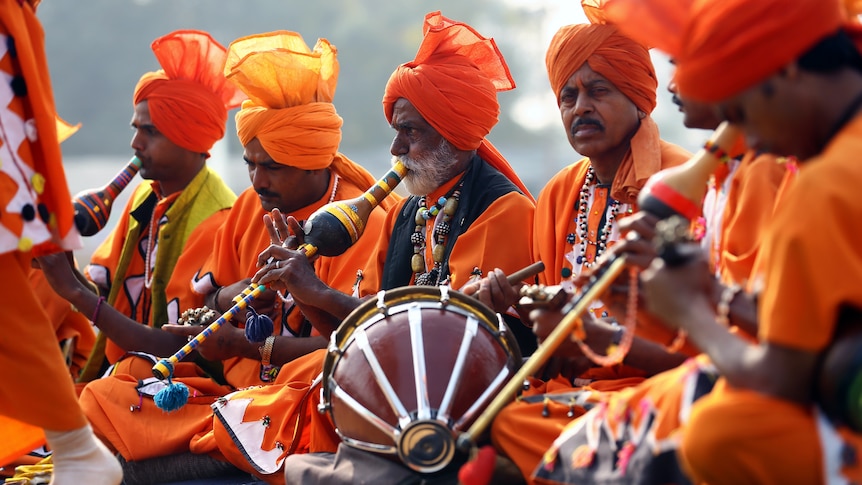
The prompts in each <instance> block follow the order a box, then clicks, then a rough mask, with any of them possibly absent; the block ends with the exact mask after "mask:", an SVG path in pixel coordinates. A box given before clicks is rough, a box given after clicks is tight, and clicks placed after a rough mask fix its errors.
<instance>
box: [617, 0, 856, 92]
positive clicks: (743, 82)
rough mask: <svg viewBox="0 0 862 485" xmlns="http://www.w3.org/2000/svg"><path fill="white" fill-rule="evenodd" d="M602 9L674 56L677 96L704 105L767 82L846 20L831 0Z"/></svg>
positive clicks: (738, 0)
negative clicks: (679, 94) (680, 95)
mask: <svg viewBox="0 0 862 485" xmlns="http://www.w3.org/2000/svg"><path fill="white" fill-rule="evenodd" d="M606 10H607V15H608V17H609V18H610V19H612V20H613V21H614V23H616V24H617V25H619V27H620V28H621V29H624V30H625V32H626V33H627V34H629V35H631V36H632V37H634V38H636V39H638V40H640V41H642V42H645V43H648V44H649V45H652V46H655V47H657V48H659V49H661V50H663V51H665V52H667V53H668V54H669V55H670V56H671V57H673V58H674V61H675V62H676V75H675V80H676V84H677V86H678V87H679V91H680V93H682V94H683V95H685V96H687V97H689V98H692V99H697V100H700V101H704V102H717V101H720V100H723V99H726V98H729V97H731V96H733V95H735V94H738V93H740V92H742V91H745V90H746V89H748V88H750V87H752V86H754V85H756V84H757V83H758V82H761V81H763V80H765V79H766V78H768V77H769V76H771V75H773V74H774V73H775V72H777V71H778V70H779V69H781V68H782V67H783V66H785V65H787V64H789V63H790V62H792V61H793V60H795V59H796V58H797V57H799V56H800V55H801V54H803V53H804V52H805V51H807V50H808V49H810V48H811V47H813V46H814V44H816V43H817V42H818V41H820V40H821V39H823V38H824V37H826V36H828V35H830V34H833V33H835V32H836V31H837V30H838V29H839V28H840V27H841V26H842V24H844V23H845V21H846V18H845V15H844V13H843V11H842V5H841V4H840V3H839V2H837V1H835V0H757V1H756V2H752V1H746V0H612V1H610V2H608V5H607V8H606ZM851 30H854V29H851Z"/></svg>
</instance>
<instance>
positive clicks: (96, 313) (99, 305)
mask: <svg viewBox="0 0 862 485" xmlns="http://www.w3.org/2000/svg"><path fill="white" fill-rule="evenodd" d="M102 303H105V297H104V296H100V297H99V301H97V302H96V308H95V309H94V310H93V317H92V318H90V321H91V322H93V324H94V325H95V323H96V320H97V319H98V318H99V311H100V310H101V309H102Z"/></svg>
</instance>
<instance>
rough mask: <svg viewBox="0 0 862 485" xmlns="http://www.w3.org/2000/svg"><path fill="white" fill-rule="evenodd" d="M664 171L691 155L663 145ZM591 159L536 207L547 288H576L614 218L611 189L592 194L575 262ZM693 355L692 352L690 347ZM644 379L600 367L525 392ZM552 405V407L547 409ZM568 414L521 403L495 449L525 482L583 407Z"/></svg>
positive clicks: (507, 414) (507, 417) (496, 435)
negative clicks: (572, 381) (574, 381)
mask: <svg viewBox="0 0 862 485" xmlns="http://www.w3.org/2000/svg"><path fill="white" fill-rule="evenodd" d="M660 145H661V153H662V157H661V168H667V167H672V166H675V165H679V164H680V163H683V162H685V161H686V160H687V159H688V157H689V155H690V154H689V153H688V152H686V151H685V150H683V149H682V148H680V147H678V146H676V145H673V144H671V143H667V142H665V141H661V143H660ZM589 165H590V161H589V159H588V158H584V159H581V160H580V161H578V162H576V163H574V164H572V165H570V166H568V167H566V168H564V169H563V170H562V171H560V172H559V173H557V174H556V175H555V176H554V177H553V178H552V179H551V180H550V181H549V182H548V184H547V185H546V186H545V188H544V189H542V192H541V194H540V195H539V200H538V202H537V205H536V222H535V224H534V226H533V241H534V246H533V252H534V259H535V260H537V261H543V262H544V263H545V271H544V272H542V273H541V274H540V275H539V280H540V282H542V283H543V284H549V285H563V286H564V287H568V288H573V285H572V280H573V279H574V278H576V277H577V276H578V275H579V274H580V273H581V272H582V271H583V270H584V268H585V267H586V265H588V264H590V263H591V262H592V261H593V260H594V257H595V253H596V247H597V246H596V244H595V243H596V242H597V240H598V238H599V237H600V232H601V230H602V229H603V228H604V226H601V225H600V224H604V221H605V220H606V217H607V215H608V214H609V213H610V201H609V200H608V199H609V197H610V196H609V191H610V187H598V188H596V189H595V190H594V192H593V197H592V199H591V200H590V201H589V204H588V207H587V210H588V218H587V226H588V227H587V237H588V241H590V242H589V243H588V244H587V248H586V252H585V259H584V261H582V262H581V263H580V264H579V263H578V262H577V259H576V258H577V256H579V255H580V248H581V240H580V236H579V234H578V233H577V230H576V228H575V224H574V221H575V220H576V219H577V218H578V210H577V207H578V203H579V198H580V188H581V187H582V186H583V185H584V181H585V178H586V174H587V169H588V168H589ZM636 209H637V208H636V206H634V205H629V204H620V205H619V212H618V214H619V215H618V217H623V216H624V215H627V214H630V213H631V212H632V211H634V210H636ZM611 227H612V230H611V234H610V235H609V237H608V241H607V242H608V247H610V246H612V245H613V243H614V242H615V241H616V240H617V239H619V229H618V228H617V227H616V224H615V225H613V226H611ZM591 311H592V312H593V313H594V315H596V316H597V317H603V316H607V314H606V312H605V308H604V306H603V305H602V304H601V302H597V303H596V304H594V305H593V307H592V308H591ZM637 332H638V336H640V337H642V338H648V339H651V340H655V341H657V342H659V343H662V344H667V343H669V342H671V341H672V340H673V338H674V336H673V334H672V333H671V332H669V331H667V330H666V329H663V328H657V327H655V326H650V327H639V328H638V330H637ZM687 350H688V351H689V352H694V349H693V348H691V347H689V348H688V349H687ZM645 376H646V374H645V373H643V372H641V371H639V370H638V369H634V368H631V367H628V366H624V365H618V366H612V367H607V368H605V367H598V368H594V369H590V370H588V371H587V372H586V373H585V374H583V375H582V376H581V378H582V379H583V380H582V381H581V382H583V383H585V384H586V383H588V382H590V383H591V384H589V386H587V387H583V388H572V387H571V386H565V385H562V384H561V383H559V382H555V381H552V382H549V383H539V382H537V383H535V384H536V385H534V386H532V388H531V389H530V390H529V391H527V392H526V393H525V394H526V395H538V394H544V393H554V394H557V393H562V394H570V393H571V392H573V391H575V390H578V389H583V390H587V389H590V390H594V391H598V390H601V391H613V390H619V389H623V388H626V387H629V386H633V385H636V384H638V383H639V382H641V381H642V380H643V378H644V377H645ZM548 404H549V405H552V406H553V405H554V404H553V403H548ZM558 406H559V407H561V408H563V409H565V411H563V412H558V413H552V414H551V415H550V416H549V417H543V416H542V411H543V409H544V408H545V407H546V403H545V402H543V401H542V400H541V399H538V400H531V401H529V402H528V401H519V402H516V403H514V404H512V405H510V406H508V407H506V408H504V409H503V410H502V411H501V412H500V414H498V415H497V417H496V419H495V421H494V424H493V428H492V432H491V437H492V439H493V441H494V444H495V446H497V447H498V448H499V449H501V450H503V452H504V453H506V454H507V456H509V457H510V458H511V459H512V460H513V461H515V463H516V464H517V465H518V466H519V468H520V469H521V471H522V473H524V475H525V476H529V474H530V473H531V472H532V471H533V469H534V468H535V467H536V465H537V464H538V463H539V461H540V460H541V457H542V454H543V453H544V452H545V451H546V450H547V449H548V448H549V447H550V445H551V443H552V442H553V440H554V439H555V438H556V437H557V436H559V434H560V431H561V430H562V429H563V428H564V427H565V425H566V424H567V423H569V422H570V421H571V420H572V418H573V417H575V416H577V415H580V414H582V413H583V408H582V407H581V406H576V408H577V409H575V413H574V415H568V414H567V413H568V409H569V407H570V406H569V405H568V404H565V403H563V404H559V405H558ZM526 428H529V429H531V430H533V431H532V432H531V435H530V439H529V440H525V439H523V435H522V432H521V430H523V429H526Z"/></svg>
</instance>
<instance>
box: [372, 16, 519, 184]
mask: <svg viewBox="0 0 862 485" xmlns="http://www.w3.org/2000/svg"><path fill="white" fill-rule="evenodd" d="M423 34H424V37H423V40H422V44H421V45H420V46H419V52H417V53H416V57H414V59H413V60H412V61H410V62H408V63H405V64H402V65H401V66H399V67H398V68H397V69H396V70H395V72H393V73H392V76H390V78H389V82H387V83H386V91H385V92H384V94H383V112H384V114H385V115H386V120H387V121H390V122H391V121H392V110H393V107H394V105H395V102H396V101H397V100H398V99H399V98H405V99H407V100H408V101H410V104H412V105H413V106H414V107H415V108H416V109H417V110H418V111H419V113H420V114H421V115H422V117H423V118H424V119H425V121H427V122H428V124H430V125H431V126H432V127H433V128H434V129H435V130H436V131H437V132H438V133H440V135H442V136H443V138H445V139H446V140H448V141H449V142H450V143H452V145H454V146H455V147H456V148H458V149H459V150H477V152H478V154H479V156H480V157H481V158H482V159H483V160H485V161H486V162H488V163H489V164H490V165H491V166H493V167H494V168H496V169H497V170H499V171H500V172H502V173H503V174H504V175H506V176H507V177H508V178H509V180H511V181H512V182H513V183H514V184H515V185H517V186H518V188H519V189H520V190H521V192H523V193H524V194H525V195H527V196H528V197H530V199H531V200H533V199H532V195H530V193H529V191H528V190H527V188H526V187H525V186H524V184H523V182H521V179H520V178H519V177H518V175H517V174H516V173H515V171H514V169H512V167H511V166H510V165H509V162H508V161H506V159H505V158H504V157H503V156H502V155H501V154H500V152H499V151H497V149H496V148H495V147H494V146H493V145H492V144H491V142H489V141H488V140H486V139H485V137H486V136H487V135H488V133H490V132H491V129H492V128H493V127H494V125H496V124H497V121H498V117H499V115H500V104H499V103H498V101H497V91H507V90H510V89H514V88H515V81H514V80H513V79H512V75H511V74H510V73H509V67H508V66H507V65H506V61H505V60H504V59H503V55H502V54H501V53H500V51H499V49H497V44H496V43H495V42H494V39H489V38H485V37H483V36H482V35H481V34H479V33H478V32H476V30H474V29H473V28H472V27H470V26H469V25H467V24H464V23H462V22H457V21H454V20H451V19H449V18H446V17H444V16H443V15H441V14H440V12H431V13H429V14H427V15H426V16H425V24H424V26H423Z"/></svg>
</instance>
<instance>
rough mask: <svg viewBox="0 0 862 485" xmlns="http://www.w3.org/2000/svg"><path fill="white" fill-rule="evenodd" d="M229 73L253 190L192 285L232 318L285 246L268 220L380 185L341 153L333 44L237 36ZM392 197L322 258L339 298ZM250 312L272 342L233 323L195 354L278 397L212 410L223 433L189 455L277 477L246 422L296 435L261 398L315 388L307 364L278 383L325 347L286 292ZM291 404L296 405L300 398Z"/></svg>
mask: <svg viewBox="0 0 862 485" xmlns="http://www.w3.org/2000/svg"><path fill="white" fill-rule="evenodd" d="M224 72H225V76H226V77H227V78H228V80H229V81H230V82H232V83H234V84H235V85H236V86H238V87H239V88H240V89H241V90H242V91H243V92H244V93H246V95H248V98H249V99H248V100H246V101H245V102H243V105H242V108H241V109H240V111H239V112H238V113H237V115H236V124H237V135H238V136H239V140H240V142H241V143H242V145H243V147H244V153H243V159H244V160H245V164H246V166H247V167H248V171H249V178H250V180H251V187H249V188H248V189H246V190H245V191H243V193H242V194H240V196H239V198H238V199H237V201H236V203H235V204H234V206H233V207H232V208H231V210H230V213H229V215H228V217H227V220H226V221H225V223H224V224H223V225H222V227H221V228H219V229H218V232H217V233H216V236H215V244H214V245H213V246H212V247H210V248H208V249H207V251H208V252H209V254H210V257H209V259H208V260H207V262H206V263H205V264H204V265H203V267H202V268H201V270H200V271H199V272H198V274H197V275H196V276H195V278H194V281H193V282H192V284H193V286H194V289H195V291H196V292H197V293H199V294H202V295H206V304H207V306H208V307H209V308H213V309H215V310H217V311H218V312H219V313H221V312H224V311H226V310H228V309H229V308H230V307H231V306H232V305H233V303H232V301H231V299H232V298H233V297H235V296H236V295H237V294H239V293H240V292H241V291H242V290H243V289H245V288H246V287H247V286H248V284H249V282H250V281H251V277H252V276H253V275H254V274H255V272H256V271H257V269H258V255H259V254H260V252H261V251H263V250H264V249H266V248H267V246H269V245H270V244H271V243H273V242H274V243H277V244H281V242H282V241H281V240H282V239H284V238H286V237H287V233H286V232H283V233H281V234H276V235H274V236H275V240H274V241H271V239H270V237H271V236H270V234H269V233H268V232H267V228H266V227H265V226H264V217H267V218H269V217H272V218H275V219H277V220H279V221H281V220H282V218H283V217H291V218H293V219H295V220H297V221H302V222H304V221H305V220H307V219H308V218H309V216H311V214H313V213H314V212H315V211H317V210H318V209H320V208H321V207H323V206H324V205H326V204H327V203H330V202H333V201H335V200H347V199H353V198H355V197H358V196H360V195H361V194H362V193H363V192H364V191H365V190H366V189H368V188H369V187H371V186H373V185H374V183H375V182H376V179H375V178H374V177H373V176H372V175H371V174H370V173H368V171H366V170H365V169H364V168H363V167H361V166H360V165H358V164H356V163H354V162H353V161H351V160H350V159H349V158H347V156H345V155H344V154H342V153H340V152H339V151H338V146H339V143H340V141H341V125H342V119H341V117H340V116H339V115H338V113H337V112H336V110H335V106H334V105H333V104H332V99H333V96H334V95H335V90H336V86H337V83H338V74H339V65H338V59H337V51H336V48H335V46H333V45H331V44H330V43H329V41H327V40H326V39H319V40H318V41H317V44H316V45H315V46H314V49H309V47H308V46H307V45H306V43H305V41H304V40H303V39H302V37H301V36H300V35H299V34H298V33H296V32H287V31H276V32H269V33H264V34H257V35H252V36H249V37H244V38H240V39H237V40H235V41H233V42H232V43H231V44H230V46H229V48H228V57H227V63H226V64H225V68H224ZM396 198H397V196H394V195H393V196H392V198H391V199H386V200H384V201H383V202H382V204H381V205H380V206H379V207H378V208H376V209H375V210H374V211H372V213H371V215H370V216H369V219H368V221H367V222H366V228H365V232H366V233H368V234H370V235H369V236H364V237H360V238H359V240H358V241H357V242H356V243H355V244H354V245H353V246H352V247H350V248H349V249H348V250H347V251H346V252H344V253H343V254H341V255H339V256H337V257H321V258H317V259H315V260H314V262H313V263H312V265H313V268H314V272H315V274H316V275H317V277H318V278H320V279H321V281H323V282H325V283H326V284H327V285H329V286H331V287H332V288H335V289H337V290H338V291H343V292H347V293H350V292H351V291H352V286H353V285H354V284H355V282H356V271H357V269H359V268H361V267H362V265H363V264H364V262H365V261H364V260H365V255H366V254H368V253H369V252H370V251H372V250H373V244H374V241H375V239H374V235H376V234H377V233H379V232H381V231H382V230H383V226H382V223H383V219H384V217H385V214H386V209H388V208H389V207H391V205H393V203H394V202H393V200H394V199H396ZM268 214H271V215H268ZM305 264H308V263H307V262H305ZM251 306H253V307H255V308H256V310H257V312H259V313H262V314H268V315H269V316H270V317H271V319H272V320H273V322H274V328H273V331H272V334H271V335H267V336H261V337H265V339H266V340H265V341H261V342H250V341H249V340H248V339H247V338H246V336H245V334H244V332H243V331H242V330H240V329H238V328H236V327H233V326H226V327H224V328H222V329H221V330H220V331H219V333H218V342H217V343H216V339H212V342H204V344H203V345H202V346H201V347H199V351H200V352H201V354H202V355H203V356H205V357H208V358H210V359H213V360H220V361H222V365H223V368H224V375H225V379H226V380H227V382H228V383H229V384H230V385H231V386H232V387H234V388H236V389H244V388H248V387H252V386H264V385H269V384H274V385H273V386H272V389H269V388H259V387H258V388H257V389H255V390H254V391H250V392H251V393H252V394H253V395H254V396H255V397H254V403H253V404H248V403H247V402H246V401H245V398H246V396H248V395H249V392H237V393H233V394H230V395H228V396H226V397H225V399H224V401H223V403H222V404H223V405H222V406H219V407H217V408H215V409H214V413H213V412H212V411H210V415H211V416H212V419H211V424H210V427H211V428H213V427H214V428H216V429H215V430H213V431H209V432H207V433H201V434H200V436H199V437H197V438H196V439H195V440H194V442H193V443H192V450H193V451H194V452H195V453H204V452H212V451H215V450H218V451H219V452H220V453H221V455H222V456H224V457H226V458H227V459H228V460H229V461H231V462H232V463H235V464H236V465H237V466H239V467H240V468H243V469H246V470H247V471H249V472H253V473H258V474H260V475H261V476H273V474H277V475H275V476H276V479H277V478H278V477H280V467H281V463H282V461H283V459H284V456H283V455H282V454H281V453H279V454H278V456H273V455H272V453H268V451H269V450H270V449H271V448H272V446H273V445H272V443H273V441H271V439H270V438H271V436H269V435H267V434H263V435H255V434H244V433H241V432H239V431H238V430H239V429H241V428H242V426H243V425H242V423H243V421H248V420H249V419H253V418H249V416H255V415H257V414H259V413H264V414H268V415H269V416H270V417H271V420H270V427H269V429H270V430H271V431H270V433H269V434H270V435H276V434H277V433H278V432H279V430H281V429H283V428H286V427H292V426H293V423H294V421H293V419H294V416H293V415H292V414H291V413H290V412H287V411H286V409H285V407H282V409H281V412H273V409H272V407H271V406H272V403H273V402H276V401H275V400H270V398H268V397H265V396H268V395H274V396H279V395H281V394H280V387H281V386H283V383H284V382H288V383H291V382H292V381H294V380H295V379H298V376H299V375H306V374H308V375H309V377H308V381H309V382H310V381H311V379H313V378H314V377H315V376H316V375H317V373H319V372H320V367H319V366H320V363H319V361H315V360H306V361H300V363H297V364H295V365H293V366H291V367H290V368H289V369H288V370H287V372H286V374H285V376H284V377H283V378H282V379H278V380H277V379H276V376H277V375H278V374H279V369H280V368H281V367H282V366H283V365H284V364H286V363H288V362H291V361H294V360H295V359H296V358H298V357H300V356H303V355H305V354H307V353H309V352H311V351H313V350H317V349H322V348H324V347H325V346H326V344H327V342H328V340H327V339H326V338H323V337H321V336H320V335H319V333H318V332H316V331H315V330H314V329H313V328H312V326H311V324H310V323H309V322H308V321H307V320H306V317H305V316H304V315H303V314H302V312H301V311H299V309H298V308H296V307H295V305H294V304H293V298H292V297H291V294H290V293H289V292H285V293H283V294H277V293H276V292H275V291H273V290H266V291H265V292H264V293H262V294H261V296H259V297H257V298H255V300H254V301H253V302H252V303H251ZM165 328H166V329H169V330H170V331H173V332H177V333H180V334H183V335H195V334H197V332H198V331H200V328H194V327H188V326H175V325H171V326H169V327H165ZM302 362H304V363H305V364H302ZM303 365H307V366H308V369H310V370H308V371H306V369H304V368H302V366H303ZM309 392H316V391H312V390H309ZM281 397H282V398H284V400H285V401H286V400H287V399H286V398H285V397H284V395H281ZM292 401H294V404H295V403H298V402H299V399H298V398H297V399H293V400H292ZM303 411H308V415H307V416H306V417H305V418H307V419H311V420H316V419H319V418H320V417H321V416H320V414H319V413H317V412H316V411H315V410H314V409H313V405H312V406H311V407H309V408H308V409H304V408H303ZM305 418H304V419H305ZM307 446H308V445H307V441H306V442H304V443H302V444H297V448H296V449H295V450H294V451H295V452H303V451H304V450H305V449H306V448H307Z"/></svg>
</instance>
